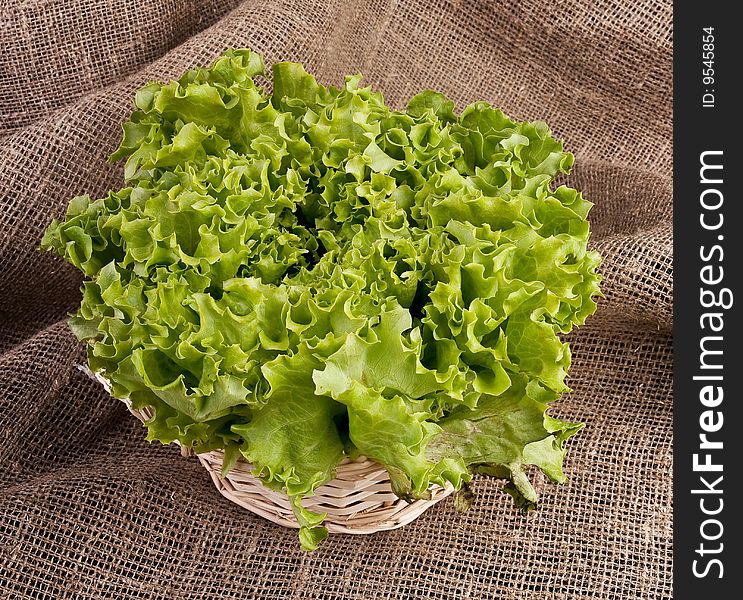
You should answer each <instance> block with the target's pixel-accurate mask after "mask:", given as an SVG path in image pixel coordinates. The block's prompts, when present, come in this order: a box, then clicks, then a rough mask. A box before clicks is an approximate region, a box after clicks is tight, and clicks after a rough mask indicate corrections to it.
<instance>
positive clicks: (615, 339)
mask: <svg viewBox="0 0 743 600" xmlns="http://www.w3.org/2000/svg"><path fill="white" fill-rule="evenodd" d="M671 21H672V19H671V3H670V2H668V1H667V0H642V1H640V2H632V3H625V2H620V1H619V0H596V1H595V2H589V3H586V2H582V1H580V0H564V1H560V2H546V1H544V0H527V1H516V0H513V1H509V2H476V1H463V0H462V1H454V2H444V1H442V0H437V1H436V2H423V1H420V2H408V1H405V2H403V1H400V2H398V1H396V0H389V1H387V2H385V1H381V0H375V1H373V2H367V3H360V2H358V3H357V2H350V1H348V0H328V1H324V0H295V1H284V2H276V1H272V0H264V1H259V0H255V1H248V2H242V3H239V5H238V3H237V2H230V1H220V0H211V1H209V2H176V1H174V0H148V1H147V2H144V1H143V2H139V1H136V2H132V1H129V0H105V1H104V0H95V1H93V2H82V1H75V2H61V1H54V0H28V1H23V2H22V1H20V0H17V1H11V2H6V3H5V5H4V8H2V25H1V32H0V36H2V37H1V38H0V40H1V42H0V52H2V55H0V56H1V57H2V60H1V64H0V135H1V136H2V137H1V138H0V194H1V196H0V353H1V354H0V598H3V599H5V598H8V599H21V598H74V599H84V598H142V599H144V598H147V599H154V598H199V599H200V598H235V599H237V598H239V599H246V598H261V599H263V598H316V599H339V600H340V599H343V600H347V599H364V600H367V599H383V598H400V599H408V598H437V599H444V598H445V599H450V598H457V599H458V598H473V599H477V598H516V599H527V600H528V599H540V600H543V599H563V600H569V599H572V598H597V599H612V600H615V599H617V598H644V599H663V600H666V599H668V598H670V597H671V585H672V582H671V561H672V553H671V538H672V493H671V492H672V485H671V464H672V456H671V440H672V431H671V422H672V398H671V387H672V385H671V384H672V381H671V377H672V370H671V357H672V346H671V343H672V339H671V316H672V273H671V266H672V261H671V240H672V230H671V211H672V206H671V126H672V122H671V102H672V100H671V98H672V79H671V55H672V40H671V35H672V31H671V26H672V25H671ZM233 46H241V47H245V46H247V47H251V48H253V49H255V50H257V51H259V52H262V53H264V54H265V55H266V58H267V61H268V62H272V61H274V60H280V59H294V60H299V61H302V62H304V63H305V64H306V65H307V67H308V70H310V71H311V72H314V73H316V74H317V75H318V77H319V79H320V80H321V81H323V82H325V83H338V82H339V81H340V80H341V77H342V75H343V74H345V73H350V72H358V71H360V72H363V73H364V74H365V75H366V78H367V81H368V82H369V83H371V84H373V85H374V86H375V87H376V88H378V89H379V90H381V91H382V92H383V93H384V94H385V97H386V98H387V99H388V101H389V103H390V104H392V105H393V106H399V105H402V104H403V103H404V102H405V100H406V99H407V98H408V97H410V96H411V95H412V94H414V93H415V92H416V91H418V90H420V89H421V88H425V87H432V88H436V89H439V90H441V91H443V92H445V93H446V94H448V95H450V96H451V97H452V98H453V99H454V100H455V101H456V102H457V104H458V105H459V106H460V107H461V106H463V105H464V104H465V103H467V102H470V101H472V100H475V99H487V100H489V101H491V102H493V103H494V104H496V105H498V106H500V107H502V108H503V109H504V110H505V111H506V112H507V113H509V114H511V115H513V116H515V117H518V118H525V119H526V118H528V119H533V118H541V119H544V120H546V121H548V122H549V123H550V124H551V125H552V127H553V129H554V130H555V131H556V133H557V134H558V135H559V136H561V137H563V138H564V139H565V140H566V142H567V145H568V147H569V148H570V149H571V150H572V151H573V152H574V153H575V154H576V163H577V167H576V168H575V170H574V173H573V174H572V175H571V176H570V178H569V179H570V182H571V183H572V184H573V185H574V186H575V187H577V188H579V189H581V190H583V191H584V192H585V194H586V195H587V197H589V198H590V199H591V200H593V201H594V202H595V204H596V206H595V208H594V211H593V213H592V222H593V228H594V236H593V241H592V244H593V245H594V247H596V248H598V249H599V250H600V251H601V252H602V253H603V254H604V256H605V260H604V263H603V267H602V271H603V274H604V277H605V283H604V286H603V287H604V292H605V295H606V298H605V299H604V300H602V301H601V302H600V306H599V310H598V312H597V314H596V315H595V316H594V317H593V318H592V319H591V321H590V324H589V325H587V326H586V327H584V328H582V329H581V330H580V331H579V332H578V333H577V334H575V335H573V336H572V337H571V342H572V348H573V353H574V363H573V368H572V371H571V377H570V385H571V387H572V388H573V390H574V391H573V393H572V394H569V395H567V396H566V397H565V398H564V399H563V400H562V401H561V402H560V403H559V404H558V405H556V406H555V408H554V411H553V412H554V413H555V414H557V415H558V416H560V417H563V418H567V419H577V420H583V421H585V422H586V423H587V427H586V429H585V430H584V431H583V432H581V434H580V435H579V436H577V437H576V438H574V440H571V442H570V452H569V456H568V461H567V465H566V467H567V468H566V470H567V473H568V475H569V477H570V479H569V482H568V483H567V484H565V485H563V486H552V485H550V484H548V483H546V482H545V481H543V480H538V488H539V491H540V493H541V494H542V498H543V503H542V506H541V509H540V510H539V511H538V512H536V513H533V514H530V515H529V516H523V515H521V514H519V513H518V512H516V511H515V510H514V509H513V507H512V504H511V500H510V498H509V497H508V496H507V495H506V494H504V493H502V492H501V490H499V484H497V483H494V482H491V481H486V480H478V481H477V482H476V491H477V492H478V494H479V497H478V500H477V502H476V504H475V506H474V507H473V509H472V510H471V511H470V512H468V513H466V514H465V515H459V514H456V513H455V512H454V510H453V508H452V503H451V502H450V501H444V502H442V503H441V504H439V505H437V506H436V507H434V508H433V509H431V510H429V511H427V512H426V513H424V515H423V516H422V517H420V518H419V519H418V520H417V521H415V522H414V523H412V524H410V525H408V526H406V527H405V528H403V529H401V530H397V531H392V532H385V533H378V534H375V535H373V536H362V537H357V536H345V535H334V536H331V538H330V539H329V540H328V541H327V542H326V543H325V544H324V545H323V546H322V547H321V549H320V550H318V551H317V552H315V553H313V554H306V553H302V552H300V550H299V549H298V544H297V540H296V532H295V531H292V530H285V529H282V528H279V527H277V526H276V525H273V524H271V523H269V522H266V521H264V520H262V519H261V518H259V517H256V516H254V515H252V514H251V513H249V512H248V511H246V510H243V509H241V508H239V507H237V506H236V505H233V504H231V503H230V502H229V501H227V500H225V499H224V498H222V497H221V496H220V495H219V494H218V493H217V490H216V489H215V488H214V487H213V485H212V483H211V481H210V480H209V477H208V475H207V474H206V472H205V471H204V470H203V469H202V467H200V466H199V464H198V462H197V461H196V459H185V458H182V457H181V456H180V454H179V453H178V450H177V449H176V448H174V447H162V446H160V445H156V444H153V445H149V444H147V443H146V442H145V441H144V440H143V437H144V434H143V429H142V427H141V425H140V424H139V422H138V421H136V420H135V419H134V418H133V417H131V415H129V414H128V413H127V412H126V409H125V407H124V406H123V404H121V403H120V402H117V401H114V400H112V399H110V398H109V397H107V396H106V393H105V392H104V391H103V389H102V388H101V387H100V386H99V385H98V384H97V383H95V382H93V381H91V380H89V379H88V378H87V377H86V376H85V375H84V374H83V373H81V372H80V371H78V369H76V368H75V363H76V362H78V361H79V360H80V358H81V352H80V348H79V345H78V344H77V342H76V341H75V339H74V338H73V336H72V335H71V334H70V333H69V331H68V330H67V326H66V324H65V315H66V313H67V312H68V311H71V310H73V309H74V308H75V307H76V305H77V304H78V303H79V298H80V296H79V291H78V288H79V285H80V277H79V275H78V273H76V272H75V271H74V270H73V269H72V268H71V267H69V266H68V265H66V264H63V263H62V261H60V260H56V259H54V258H53V257H52V256H49V255H40V254H38V253H37V251H36V248H37V246H38V241H39V238H40V236H41V233H42V231H43V229H44V228H45V227H46V225H47V224H48V222H49V221H50V219H51V218H52V216H60V215H61V214H62V213H63V211H64V208H65V205H66V203H67V201H68V200H69V199H70V198H71V197H72V196H73V195H76V194H79V193H83V192H90V193H91V194H103V193H104V192H105V191H106V190H107V189H108V188H114V187H120V184H121V178H122V172H121V168H120V166H111V165H109V164H107V162H106V158H107V157H108V155H109V154H110V153H111V151H112V150H113V149H114V148H115V146H116V145H117V143H118V140H119V135H120V125H119V124H120V123H121V121H122V120H123V119H124V118H125V116H126V115H127V114H128V112H129V111H130V110H131V97H132V92H133V91H134V90H135V89H136V88H137V86H139V85H141V84H143V83H145V82H146V81H148V80H150V79H155V78H157V79H167V78H172V77H174V76H176V75H178V74H179V73H181V72H182V71H183V70H185V69H186V68H188V67H190V66H192V65H195V64H201V65H205V64H207V63H209V62H210V61H211V59H213V58H214V57H216V56H217V55H218V54H219V53H220V52H221V51H223V50H224V49H226V48H228V47H233Z"/></svg>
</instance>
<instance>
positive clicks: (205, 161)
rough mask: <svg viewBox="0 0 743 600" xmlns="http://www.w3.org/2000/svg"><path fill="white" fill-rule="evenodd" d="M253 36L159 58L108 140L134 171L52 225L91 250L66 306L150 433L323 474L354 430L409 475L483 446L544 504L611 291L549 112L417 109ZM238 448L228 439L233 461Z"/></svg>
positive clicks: (299, 511) (423, 483)
mask: <svg viewBox="0 0 743 600" xmlns="http://www.w3.org/2000/svg"><path fill="white" fill-rule="evenodd" d="M265 74H266V73H265V68H264V64H263V59H262V58H261V57H260V56H259V55H257V54H255V53H253V52H251V51H249V50H233V51H229V52H227V53H226V54H225V55H223V56H222V57H221V58H219V59H218V60H217V61H216V62H215V63H214V64H213V65H212V66H211V67H210V68H207V69H203V68H200V69H195V70H192V71H189V72H188V73H186V74H185V75H184V76H183V77H182V78H181V79H180V80H179V81H174V82H171V83H169V84H166V85H163V84H159V83H151V84H149V85H147V86H145V87H144V88H142V89H141V90H139V91H138V92H137V94H136V98H135V103H136V110H135V111H134V113H133V114H132V116H131V120H130V121H129V122H127V123H126V124H125V125H124V135H123V140H122V142H121V146H120V147H119V149H118V150H117V151H116V152H115V153H114V154H113V156H112V157H111V158H112V160H119V159H126V166H125V178H126V181H127V185H128V187H125V188H123V189H121V190H119V191H117V192H111V193H109V194H108V195H107V196H106V197H105V198H101V199H97V200H93V199H91V198H90V197H88V196H81V197H78V198H75V199H73V200H72V201H71V202H70V205H69V209H68V211H67V215H66V218H65V219H64V221H62V222H58V221H56V220H55V221H54V222H53V223H52V224H51V225H50V227H49V228H48V230H47V232H46V234H45V235H44V238H43V241H42V247H43V248H44V249H47V250H53V251H55V252H56V253H57V254H59V255H60V256H63V257H64V258H66V259H67V260H68V261H69V262H71V263H72V264H74V265H75V266H76V267H78V268H79V269H80V270H81V271H82V272H83V273H84V274H85V275H86V276H87V278H86V281H85V283H84V286H83V300H82V304H81V306H80V310H79V311H78V312H77V314H76V315H74V316H73V317H72V319H71V321H70V324H71V327H72V329H73V330H74V331H75V333H76V334H77V336H78V337H79V338H80V339H81V340H85V341H86V342H87V344H88V361H89V366H90V367H91V369H93V370H95V371H103V372H104V373H105V375H106V377H107V378H108V379H109V380H110V381H111V383H112V386H113V394H114V395H115V396H117V397H122V398H123V397H128V398H130V399H131V401H132V402H133V405H134V407H144V406H149V407H152V408H153V409H154V416H153V417H152V419H150V420H149V421H148V422H147V428H148V432H149V433H148V438H149V439H150V440H160V441H161V442H163V443H170V442H173V441H176V440H177V441H179V442H180V443H181V444H184V445H186V446H189V447H193V448H195V449H196V451H197V452H198V451H205V450H209V449H214V448H223V449H225V451H226V453H227V456H228V457H230V462H234V460H235V459H236V457H237V456H238V455H239V454H241V455H242V456H244V457H245V459H246V460H248V461H249V462H250V463H251V464H252V465H254V466H255V472H256V474H258V475H259V476H260V477H261V478H262V479H263V481H264V482H265V483H266V485H268V486H271V487H274V488H277V489H283V490H285V491H286V492H287V493H288V495H289V497H290V499H291V501H292V505H293V507H294V510H295V514H296V516H297V519H298V520H299V522H300V524H301V525H302V528H301V530H300V540H301V542H302V545H303V547H305V548H307V549H313V548H315V547H316V546H317V544H318V543H319V542H320V541H321V540H322V539H323V538H324V536H325V534H326V531H325V530H324V529H323V528H322V520H323V517H324V515H319V514H315V513H312V512H310V511H308V510H307V509H306V508H304V507H303V505H302V498H304V497H306V496H309V495H311V494H312V493H313V491H314V490H315V489H316V488H317V487H318V486H319V485H321V484H323V483H325V482H327V481H328V480H330V479H332V477H333V475H334V470H335V468H336V466H337V465H338V463H339V461H341V460H342V459H343V457H344V456H345V455H352V456H356V455H358V454H363V455H366V456H368V457H370V458H372V459H374V460H376V461H378V462H380V463H381V464H383V465H385V466H386V467H387V468H388V470H389V472H390V476H391V479H392V482H393V486H394V488H395V491H396V493H397V494H398V495H400V496H401V497H405V498H420V497H426V494H427V490H428V488H429V486H430V485H432V484H439V485H445V484H447V483H451V484H453V485H454V487H456V488H457V489H462V490H463V494H462V496H461V498H462V501H461V504H463V505H464V504H467V503H469V501H470V500H469V497H470V492H469V487H468V486H467V482H468V481H469V480H470V479H471V477H472V474H473V473H474V472H481V473H486V474H490V475H493V476H496V477H503V478H506V479H508V480H510V483H509V484H508V485H507V490H508V491H509V492H510V493H512V495H513V496H514V498H515V499H516V501H517V503H518V504H520V505H522V506H527V507H528V506H532V505H533V504H534V503H535V502H536V499H537V498H536V493H535V491H534V489H533V488H532V486H531V484H530V483H529V480H528V478H527V475H526V467H527V465H536V467H538V468H540V469H542V470H543V471H544V472H545V473H546V474H547V475H548V476H549V477H550V478H551V479H553V480H555V481H562V480H563V479H564V475H563V472H562V461H563V457H564V453H565V450H564V443H565V441H566V440H567V439H568V438H569V437H570V436H572V435H573V434H574V433H576V432H577V431H578V429H580V425H579V424H572V423H563V422H561V421H559V420H557V419H555V418H553V417H551V416H549V415H547V414H546V411H547V408H548V406H549V404H550V403H551V402H553V401H554V400H556V399H557V398H559V396H560V395H561V394H562V393H563V392H566V391H568V388H567V386H566V385H565V377H566V373H567V370H568V367H569V364H570V352H569V349H568V346H567V344H565V343H563V342H562V341H561V340H560V337H559V334H562V333H567V332H569V331H570V330H571V329H572V328H573V327H574V326H576V325H580V324H582V323H583V322H584V321H585V319H586V318H587V317H588V316H589V315H590V314H592V313H593V311H594V310H595V306H596V305H595V303H594V300H593V297H595V296H597V295H598V294H599V288H598V283H599V275H598V274H597V272H596V269H597V267H598V265H599V256H598V255H597V254H596V253H595V252H593V251H588V250H587V249H586V243H587V240H588V236H589V226H588V222H587V220H586V219H587V214H588V210H589V207H590V206H591V205H590V203H589V202H587V201H586V200H584V199H583V198H582V196H581V195H580V194H579V193H578V192H576V191H575V190H573V189H570V188H567V187H564V186H561V187H557V188H556V189H553V187H552V186H551V182H552V180H553V179H554V177H555V176H556V175H557V174H558V173H566V172H568V171H569V169H570V167H571V165H572V162H573V157H572V155H571V154H569V153H567V152H564V151H563V146H562V143H561V142H559V141H556V140H555V139H554V138H553V137H552V136H551V134H550V131H549V129H548V128H547V126H546V125H545V124H544V123H528V122H524V123H517V122H515V121H512V120H511V119H509V118H508V117H507V116H506V115H504V114H503V113H502V112H501V111H499V110H497V109H495V108H493V107H492V106H490V105H489V104H487V103H485V102H476V103H474V104H472V105H470V106H468V107H466V108H465V109H464V110H463V111H462V112H461V114H460V115H459V116H457V115H456V114H455V112H454V104H453V103H452V102H451V101H450V100H448V99H447V98H445V97H444V96H443V95H441V94H439V93H436V92H432V91H426V92H422V93H421V94H419V95H417V96H415V97H414V98H413V99H412V100H411V101H410V102H409V104H408V107H407V109H406V110H403V111H396V110H391V109H390V108H388V107H387V106H386V105H385V104H384V101H383V98H382V96H381V95H380V94H379V93H376V92H373V91H372V90H371V89H370V88H364V87H360V76H354V77H347V78H346V80H345V84H344V85H343V87H341V88H340V89H337V88H334V87H327V88H326V87H324V86H322V85H320V84H319V83H318V82H317V81H316V80H315V78H314V77H313V76H312V75H310V74H308V73H306V72H305V70H304V69H303V67H302V66H301V65H299V64H294V63H278V64H276V65H274V66H273V94H269V93H268V92H267V91H266V90H265V89H263V88H262V87H260V85H259V84H258V83H256V80H255V79H254V78H255V76H259V75H260V76H262V75H265ZM226 468H229V464H228V465H227V466H226Z"/></svg>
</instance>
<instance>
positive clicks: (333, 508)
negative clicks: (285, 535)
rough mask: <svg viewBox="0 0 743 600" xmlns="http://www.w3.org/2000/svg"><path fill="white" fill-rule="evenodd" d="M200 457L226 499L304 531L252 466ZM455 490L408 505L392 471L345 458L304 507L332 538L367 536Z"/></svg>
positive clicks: (217, 453)
mask: <svg viewBox="0 0 743 600" xmlns="http://www.w3.org/2000/svg"><path fill="white" fill-rule="evenodd" d="M81 369H82V370H84V371H86V372H87V373H88V374H89V375H91V376H92V377H94V378H95V379H97V380H98V381H100V382H101V384H102V385H103V386H104V387H105V388H106V390H107V391H108V392H109V393H110V392H111V384H110V383H109V382H108V380H107V379H106V378H105V377H104V376H103V375H102V374H101V373H91V372H90V370H89V369H88V368H87V367H81ZM123 402H125V403H126V405H127V407H128V408H129V411H130V412H131V413H132V414H133V415H134V416H136V417H137V418H138V419H139V420H141V421H143V422H144V421H146V420H147V419H149V418H151V417H152V415H153V413H152V411H151V410H150V409H149V408H145V409H142V410H135V409H133V408H132V406H131V403H130V401H129V400H128V399H123ZM181 454H182V455H183V456H192V455H194V454H195V453H194V452H193V450H191V449H190V448H186V447H184V446H181ZM195 455H196V457H197V458H198V459H199V462H201V464H202V465H203V467H204V468H205V469H206V470H207V472H208V473H209V475H210V476H211V478H212V481H213V482H214V485H215V486H216V488H217V489H218V490H219V492H220V493H221V494H222V495H223V496H224V497H225V498H228V499H229V500H231V501H232V502H234V503H235V504H239V505H240V506H242V507H243V508H246V509H248V510H249V511H251V512H253V513H255V514H257V515H260V516H261V517H264V518H265V519H268V520H269V521H272V522H274V523H277V524H279V525H283V526H284V527H293V528H299V523H297V520H296V518H295V517H294V514H293V513H292V509H291V505H290V503H289V498H288V497H287V495H286V494H285V493H283V492H277V491H275V490H271V489H269V488H267V487H266V486H265V485H263V483H262V482H261V480H260V479H259V478H258V477H256V476H255V475H253V467H252V465H250V464H249V463H247V462H246V461H244V460H239V461H238V462H237V464H236V465H235V466H234V467H233V468H232V469H231V470H230V471H229V473H227V474H226V475H222V461H223V459H224V454H223V453H222V451H221V450H212V451H210V452H204V453H202V454H195ZM453 491H454V488H453V487H452V486H451V485H450V484H447V485H446V487H440V486H438V485H432V486H431V487H430V488H429V492H430V499H427V500H414V501H412V502H408V501H407V500H403V499H401V498H398V497H397V496H396V495H395V494H394V492H393V491H392V487H391V485H390V479H389V475H388V473H387V470H386V469H385V468H384V467H383V466H381V465H380V464H379V463H377V462H374V461H372V460H369V459H368V458H366V457H363V456H362V457H359V458H358V459H357V460H355V461H351V460H349V459H344V460H343V461H342V462H341V463H340V464H339V465H338V467H337V469H336V475H335V479H333V480H332V481H329V482H328V483H326V484H325V485H322V486H320V487H318V488H317V489H316V490H315V494H314V496H311V497H308V498H305V499H304V500H303V501H302V504H303V505H304V506H305V507H307V508H308V509H309V510H311V511H313V512H318V513H327V517H326V518H325V522H324V525H325V527H327V528H328V531H330V532H331V533H355V534H368V533H375V532H377V531H385V530H388V529H397V528H398V527H402V526H403V525H406V524H407V523H410V522H411V521H413V520H414V519H416V518H417V517H419V516H420V515H421V514H422V513H423V511H425V510H426V509H427V508H430V507H431V506H433V505H434V504H436V503H437V502H439V501H441V500H443V499H444V498H446V497H447V496H448V495H449V494H451V493H452V492H453Z"/></svg>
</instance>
